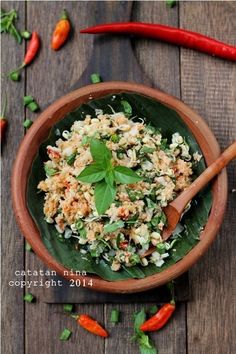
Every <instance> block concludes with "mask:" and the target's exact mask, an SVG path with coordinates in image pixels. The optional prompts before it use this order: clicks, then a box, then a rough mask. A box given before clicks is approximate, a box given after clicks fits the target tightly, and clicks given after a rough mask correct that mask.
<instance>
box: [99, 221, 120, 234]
mask: <svg viewBox="0 0 236 354" xmlns="http://www.w3.org/2000/svg"><path fill="white" fill-rule="evenodd" d="M124 225H125V223H124V221H122V220H119V221H116V222H113V223H112V224H106V225H105V226H104V232H105V233H107V232H114V231H116V230H118V229H121V228H122V227H124Z"/></svg>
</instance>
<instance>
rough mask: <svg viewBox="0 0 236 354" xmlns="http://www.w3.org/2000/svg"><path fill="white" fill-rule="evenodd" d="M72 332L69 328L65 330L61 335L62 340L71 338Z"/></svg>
mask: <svg viewBox="0 0 236 354" xmlns="http://www.w3.org/2000/svg"><path fill="white" fill-rule="evenodd" d="M71 334H72V332H71V331H70V330H69V329H68V328H64V329H63V331H62V332H61V335H60V340H62V341H66V340H68V339H69V338H70V336H71Z"/></svg>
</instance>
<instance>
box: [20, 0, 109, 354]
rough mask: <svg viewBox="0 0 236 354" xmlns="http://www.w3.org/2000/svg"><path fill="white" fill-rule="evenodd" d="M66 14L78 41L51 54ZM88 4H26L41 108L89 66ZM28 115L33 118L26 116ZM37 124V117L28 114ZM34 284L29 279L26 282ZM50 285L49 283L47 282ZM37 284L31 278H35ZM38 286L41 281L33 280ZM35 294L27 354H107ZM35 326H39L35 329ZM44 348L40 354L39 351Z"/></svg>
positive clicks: (32, 88)
mask: <svg viewBox="0 0 236 354" xmlns="http://www.w3.org/2000/svg"><path fill="white" fill-rule="evenodd" d="M63 8H66V9H67V10H68V13H69V14H70V17H71V20H72V23H74V24H75V25H76V31H75V32H74V35H73V40H71V41H69V42H68V43H67V44H66V46H65V48H64V49H63V50H61V51H59V52H54V51H52V50H51V49H50V39H51V32H52V30H53V28H54V24H55V21H56V19H57V18H58V17H59V16H60V12H61V11H62V9H63ZM87 16H88V12H87V3H86V2H67V1H61V2H54V1H51V2H29V3H27V21H28V25H27V26H28V29H29V30H33V29H34V30H36V31H38V32H39V33H40V36H41V38H42V48H41V51H40V54H39V56H38V58H37V60H36V61H35V63H34V64H33V65H32V66H31V67H29V68H28V69H27V87H26V89H27V94H31V95H33V96H35V98H36V99H37V101H38V102H39V105H40V107H42V108H43V107H45V106H46V105H47V104H48V102H49V101H53V100H54V99H55V98H56V97H59V96H62V95H63V94H65V93H67V92H68V89H69V88H70V87H71V85H72V84H73V83H74V82H75V81H77V80H78V78H79V77H80V75H81V74H82V72H83V70H84V68H85V66H86V64H87V58H88V53H89V52H90V51H91V46H90V45H91V40H90V39H89V38H87V39H86V40H85V38H84V39H83V38H80V37H79V34H78V26H81V27H84V26H86V25H87ZM27 113H28V112H27ZM27 116H28V117H30V118H32V119H35V117H37V115H35V114H28V115H27ZM25 267H26V269H36V270H39V269H43V270H45V269H46V268H45V267H44V266H43V265H42V263H41V262H40V261H39V259H38V258H37V257H36V255H34V254H29V253H27V254H26V263H25ZM26 279H27V280H30V277H26ZM43 279H44V280H45V278H43ZM31 280H32V278H31ZM33 280H37V277H34V279H33ZM32 292H33V293H34V294H35V295H36V297H37V298H38V302H37V303H36V304H32V305H31V304H29V305H28V304H27V306H26V311H25V318H26V323H25V334H26V338H25V353H26V354H38V353H39V350H40V352H41V353H44V354H51V353H58V354H59V353H65V352H67V353H71V354H73V353H77V352H78V351H79V352H80V353H86V352H88V353H89V352H93V349H94V348H96V351H97V352H98V353H103V351H104V350H103V349H104V341H103V340H101V339H100V338H99V337H95V336H94V337H93V336H92V337H91V334H89V333H88V332H85V331H84V330H82V329H80V328H78V326H77V324H76V323H75V322H73V320H72V319H71V318H69V317H66V315H65V316H63V315H62V306H58V307H57V306H49V305H46V304H44V303H42V302H41V298H40V288H33V289H32ZM77 310H78V312H79V313H82V312H85V313H90V314H91V315H92V316H94V317H95V318H96V319H98V320H100V321H101V322H103V305H100V306H99V305H97V306H96V305H93V306H90V305H83V306H78V307H77ZM32 321H33V323H34V324H37V325H35V326H32ZM64 327H68V328H70V329H72V330H73V332H74V333H73V336H72V337H71V340H70V341H68V342H66V343H65V342H61V341H60V340H59V333H60V332H61V331H62V330H63V328H64ZM39 348H40V349H39Z"/></svg>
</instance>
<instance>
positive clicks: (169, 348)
mask: <svg viewBox="0 0 236 354" xmlns="http://www.w3.org/2000/svg"><path fill="white" fill-rule="evenodd" d="M151 305H156V303H153V304H146V305H145V304H144V305H142V304H139V305H138V304H132V305H131V304H129V305H127V304H126V305H121V304H120V305H106V306H105V314H104V318H105V321H106V322H105V324H106V328H107V329H108V331H109V333H111V340H109V341H108V340H107V341H106V342H105V349H106V351H105V353H107V354H110V353H112V354H113V353H114V354H120V353H125V354H138V353H139V349H138V346H137V344H136V343H134V342H132V341H131V337H132V336H133V334H134V330H133V315H134V313H135V312H137V311H140V310H141V309H142V308H144V309H146V310H147V309H148V308H149V307H150V306H151ZM112 309H118V310H120V312H121V321H122V322H121V323H119V324H117V325H116V326H114V325H112V324H111V323H110V321H109V319H110V313H111V310H112ZM184 312H185V304H183V303H182V304H179V305H178V307H177V310H176V312H175V313H174V315H173V317H172V319H171V321H170V322H169V324H168V326H166V327H164V328H163V329H162V330H161V331H159V332H153V333H151V335H150V337H151V338H152V340H153V342H154V344H155V347H156V348H158V353H161V354H172V353H173V354H176V353H178V354H185V353H186V347H185V336H186V330H185V317H184V316H183V314H184ZM170 338H171V340H170ZM101 354H102V353H101Z"/></svg>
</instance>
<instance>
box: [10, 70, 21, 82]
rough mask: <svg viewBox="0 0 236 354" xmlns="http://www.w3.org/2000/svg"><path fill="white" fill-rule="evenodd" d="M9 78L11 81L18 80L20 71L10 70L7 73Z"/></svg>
mask: <svg viewBox="0 0 236 354" xmlns="http://www.w3.org/2000/svg"><path fill="white" fill-rule="evenodd" d="M9 78H10V79H11V80H12V81H19V80H20V73H19V72H18V71H12V72H11V73H10V74H9Z"/></svg>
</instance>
